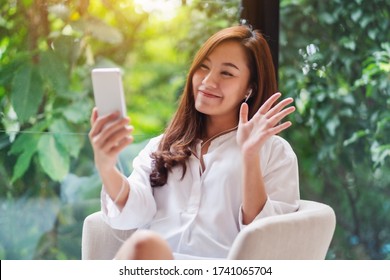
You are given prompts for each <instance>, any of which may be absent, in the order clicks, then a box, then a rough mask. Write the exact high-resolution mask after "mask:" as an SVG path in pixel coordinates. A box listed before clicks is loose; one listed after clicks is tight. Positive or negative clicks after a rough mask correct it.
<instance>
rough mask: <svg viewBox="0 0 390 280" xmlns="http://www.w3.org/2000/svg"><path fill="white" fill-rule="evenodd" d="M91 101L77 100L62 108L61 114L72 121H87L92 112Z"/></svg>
mask: <svg viewBox="0 0 390 280" xmlns="http://www.w3.org/2000/svg"><path fill="white" fill-rule="evenodd" d="M92 107H93V105H92V102H91V100H89V99H85V100H83V101H77V102H74V103H72V104H70V106H67V107H65V108H63V109H62V114H63V115H64V116H65V118H66V119H67V120H69V121H70V122H72V123H83V122H85V121H88V119H89V117H90V112H92Z"/></svg>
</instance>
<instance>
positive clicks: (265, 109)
mask: <svg viewBox="0 0 390 280" xmlns="http://www.w3.org/2000/svg"><path fill="white" fill-rule="evenodd" d="M280 96H282V94H281V93H280V92H276V93H274V94H273V95H271V97H270V98H268V99H267V100H266V101H265V102H264V104H263V105H262V106H261V107H260V109H259V111H258V113H259V114H262V115H265V114H266V113H267V112H268V111H269V110H270V109H271V107H272V105H273V104H274V103H275V102H276V100H278V99H279V97H280Z"/></svg>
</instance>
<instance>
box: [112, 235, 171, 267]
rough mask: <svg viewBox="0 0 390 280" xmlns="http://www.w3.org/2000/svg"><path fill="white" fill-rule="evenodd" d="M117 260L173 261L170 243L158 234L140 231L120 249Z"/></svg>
mask: <svg viewBox="0 0 390 280" xmlns="http://www.w3.org/2000/svg"><path fill="white" fill-rule="evenodd" d="M115 259H117V260H173V255H172V251H171V249H170V248H169V245H168V243H167V242H166V241H165V240H164V239H162V238H161V236H159V235H158V234H157V233H154V232H152V231H149V230H138V231H136V232H135V233H133V234H132V235H131V236H130V238H129V239H127V240H126V241H125V243H123V245H122V246H121V247H120V248H119V250H118V252H117V254H116V256H115Z"/></svg>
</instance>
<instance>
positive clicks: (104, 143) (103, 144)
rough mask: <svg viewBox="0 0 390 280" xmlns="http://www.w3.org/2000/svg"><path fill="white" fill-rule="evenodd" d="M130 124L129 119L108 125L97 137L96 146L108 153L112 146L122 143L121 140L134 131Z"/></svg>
mask: <svg viewBox="0 0 390 280" xmlns="http://www.w3.org/2000/svg"><path fill="white" fill-rule="evenodd" d="M128 123H129V119H128V118H127V117H126V118H123V119H118V120H116V121H113V122H110V123H107V124H106V126H105V127H104V129H103V130H102V131H101V132H100V134H99V136H98V137H97V139H96V141H95V145H96V146H98V147H100V148H102V149H104V150H105V151H106V152H108V151H109V150H110V149H111V146H113V145H115V144H116V143H117V142H119V141H120V140H119V139H120V138H123V137H125V136H127V135H128V134H130V133H131V132H132V131H133V127H132V126H128V125H127V124H128Z"/></svg>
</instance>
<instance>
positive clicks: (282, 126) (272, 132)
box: [268, 121, 292, 135]
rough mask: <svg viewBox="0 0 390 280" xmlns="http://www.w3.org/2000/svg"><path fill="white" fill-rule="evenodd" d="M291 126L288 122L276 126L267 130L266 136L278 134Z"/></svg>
mask: <svg viewBox="0 0 390 280" xmlns="http://www.w3.org/2000/svg"><path fill="white" fill-rule="evenodd" d="M291 125H292V122H290V121H287V122H284V123H282V124H280V125H277V126H275V127H273V128H271V129H269V130H268V134H269V135H276V134H279V133H280V132H282V131H283V130H286V129H287V128H289V127H290V126H291Z"/></svg>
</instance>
